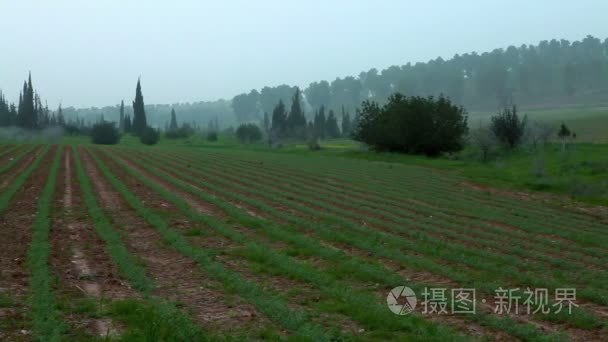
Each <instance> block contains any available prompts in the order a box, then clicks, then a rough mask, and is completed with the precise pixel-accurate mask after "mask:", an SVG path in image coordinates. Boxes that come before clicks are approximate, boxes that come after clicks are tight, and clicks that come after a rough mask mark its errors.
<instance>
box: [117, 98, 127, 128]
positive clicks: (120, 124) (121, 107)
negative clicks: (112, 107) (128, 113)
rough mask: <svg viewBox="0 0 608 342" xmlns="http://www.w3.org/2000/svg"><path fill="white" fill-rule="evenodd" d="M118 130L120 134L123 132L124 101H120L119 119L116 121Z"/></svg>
mask: <svg viewBox="0 0 608 342" xmlns="http://www.w3.org/2000/svg"><path fill="white" fill-rule="evenodd" d="M118 129H119V130H120V131H121V132H124V131H125V101H123V100H120V118H119V121H118Z"/></svg>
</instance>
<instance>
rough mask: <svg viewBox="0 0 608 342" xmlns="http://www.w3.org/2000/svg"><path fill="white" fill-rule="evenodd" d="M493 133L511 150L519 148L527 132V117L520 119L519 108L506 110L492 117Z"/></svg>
mask: <svg viewBox="0 0 608 342" xmlns="http://www.w3.org/2000/svg"><path fill="white" fill-rule="evenodd" d="M491 128H492V132H493V133H494V135H495V136H496V138H497V139H498V141H500V142H501V143H502V144H503V145H505V146H506V147H508V148H509V149H514V148H515V147H517V146H518V145H519V144H520V143H521V141H522V138H523V136H524V133H525V130H526V117H524V118H522V119H520V118H519V116H518V115H517V107H515V106H513V108H512V109H509V108H507V109H505V110H503V111H502V112H500V113H498V115H496V116H493V117H492V126H491Z"/></svg>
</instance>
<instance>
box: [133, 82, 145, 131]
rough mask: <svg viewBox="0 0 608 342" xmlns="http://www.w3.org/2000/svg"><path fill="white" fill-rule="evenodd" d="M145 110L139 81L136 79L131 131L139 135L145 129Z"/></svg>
mask: <svg viewBox="0 0 608 342" xmlns="http://www.w3.org/2000/svg"><path fill="white" fill-rule="evenodd" d="M146 126H147V122H146V110H145V109H144V97H143V95H142V94H141V82H140V80H139V79H138V80H137V87H136V88H135V101H133V127H132V130H133V133H134V134H135V135H141V134H142V133H143V132H144V129H146Z"/></svg>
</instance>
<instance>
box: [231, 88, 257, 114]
mask: <svg viewBox="0 0 608 342" xmlns="http://www.w3.org/2000/svg"><path fill="white" fill-rule="evenodd" d="M259 100H260V93H259V92H258V91H257V90H255V89H254V90H251V91H250V92H249V94H245V93H243V94H239V95H237V96H235V97H234V98H232V110H233V111H234V114H235V115H236V119H237V121H239V122H247V121H251V120H255V119H258V120H259V117H258V113H259Z"/></svg>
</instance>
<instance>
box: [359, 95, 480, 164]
mask: <svg viewBox="0 0 608 342" xmlns="http://www.w3.org/2000/svg"><path fill="white" fill-rule="evenodd" d="M467 130H468V128H467V116H466V112H465V110H464V109H463V108H462V107H458V106H456V105H454V104H452V103H451V102H450V100H448V99H446V98H444V97H439V98H437V99H435V98H434V97H426V98H425V97H420V96H413V97H406V96H404V95H402V94H400V93H396V94H393V95H391V96H390V97H389V99H388V102H387V103H386V104H385V105H383V106H380V105H379V104H378V103H377V102H375V101H369V100H366V101H364V102H363V104H362V105H361V109H360V110H359V119H358V120H357V124H356V126H355V129H354V131H353V137H354V139H355V140H357V141H360V142H363V143H365V144H367V145H369V146H370V147H371V148H373V149H375V150H383V151H395V152H404V153H413V154H426V155H428V156H436V155H438V154H440V153H442V152H455V151H459V150H461V149H462V148H463V147H464V137H465V134H466V133H467Z"/></svg>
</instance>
